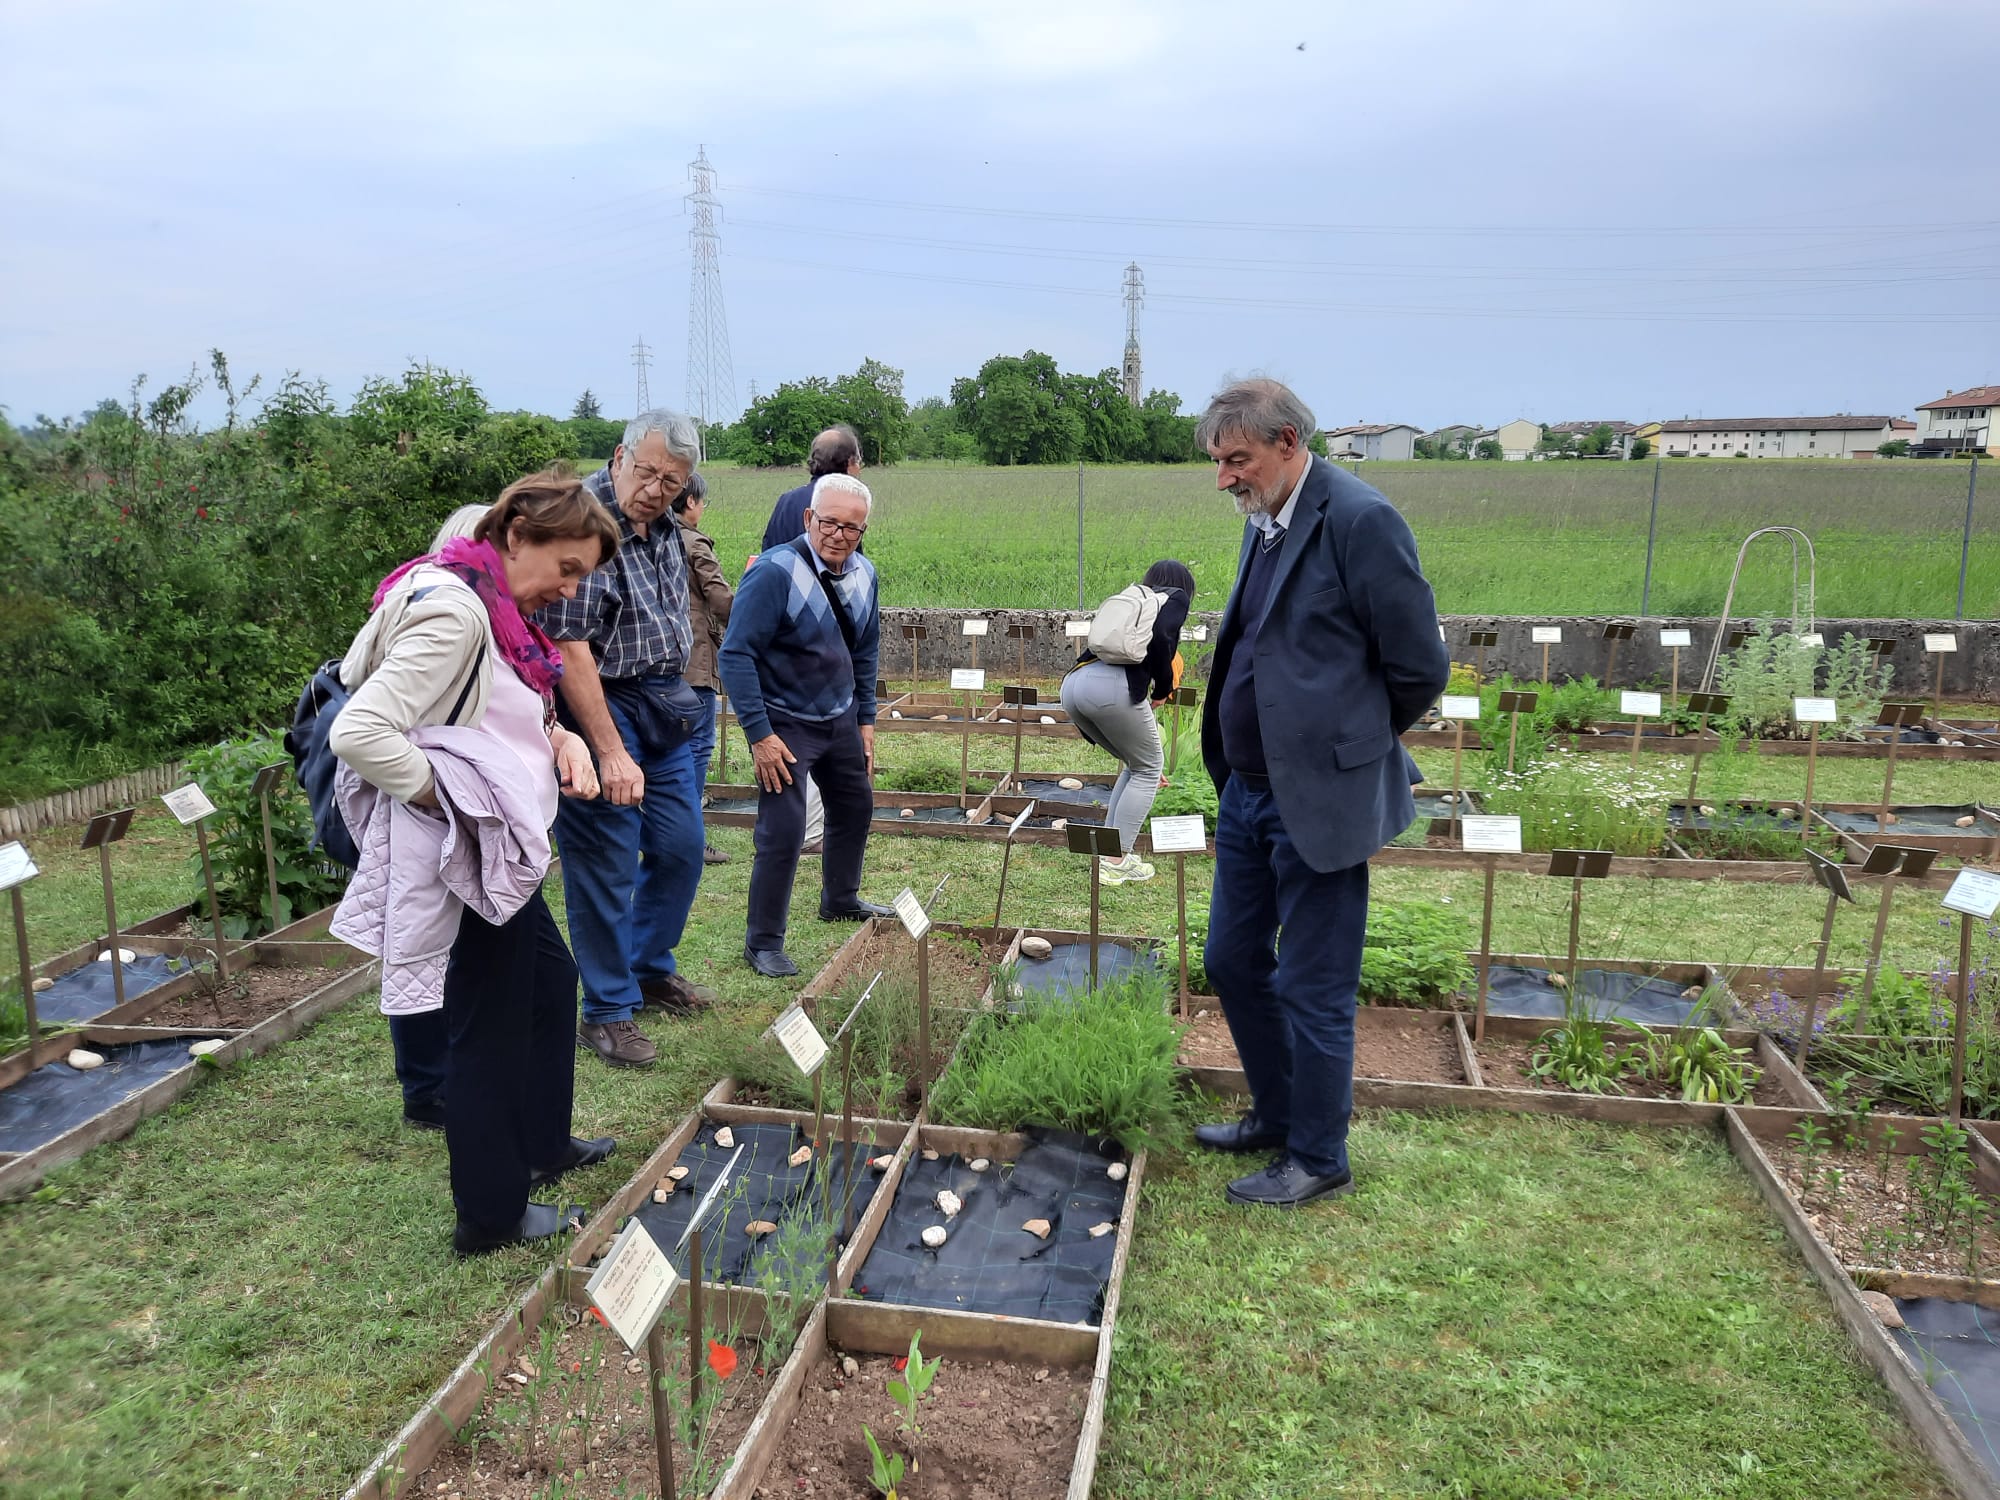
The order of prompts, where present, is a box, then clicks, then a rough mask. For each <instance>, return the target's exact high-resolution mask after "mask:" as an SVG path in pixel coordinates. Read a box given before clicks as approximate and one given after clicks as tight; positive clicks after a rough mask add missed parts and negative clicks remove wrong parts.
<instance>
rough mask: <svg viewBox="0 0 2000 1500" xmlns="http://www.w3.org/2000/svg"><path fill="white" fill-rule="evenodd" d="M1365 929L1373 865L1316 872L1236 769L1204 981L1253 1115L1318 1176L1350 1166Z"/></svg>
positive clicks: (1224, 819) (1221, 827)
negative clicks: (1231, 1042) (1225, 1028)
mask: <svg viewBox="0 0 2000 1500" xmlns="http://www.w3.org/2000/svg"><path fill="white" fill-rule="evenodd" d="M1367 927H1368V866H1367V864H1366V862H1363V863H1361V864H1358V865H1351V866H1349V867H1348V868H1347V869H1344V870H1334V871H1332V872H1331V873H1325V874H1323V873H1321V872H1320V871H1317V870H1314V869H1313V868H1311V867H1310V866H1309V865H1307V864H1306V863H1305V861H1304V860H1302V859H1301V858H1300V857H1299V853H1298V850H1297V849H1295V848H1294V847H1293V846H1292V841H1291V838H1290V836H1289V835H1287V834H1286V832H1285V825H1284V822H1283V820H1282V819H1280V818H1279V816H1278V803H1277V799H1276V798H1274V797H1273V796H1272V795H1271V794H1270V792H1269V791H1268V790H1264V789H1261V788H1260V789H1254V790H1253V789H1252V788H1251V787H1249V786H1246V785H1245V782H1244V778H1243V777H1241V776H1232V777H1231V778H1230V779H1229V781H1228V783H1227V784H1226V785H1225V786H1224V787H1223V789H1222V806H1221V809H1220V813H1219V815H1218V817H1217V818H1216V825H1215V885H1214V887H1213V889H1212V891H1211V892H1210V896H1209V912H1208V947H1207V949H1206V952H1205V955H1204V956H1205V959H1206V962H1207V964H1208V977H1209V980H1210V982H1211V983H1213V984H1214V986H1215V993H1216V996H1217V997H1218V998H1219V999H1220V1000H1221V1001H1222V1014H1223V1016H1224V1017H1225V1018H1226V1019H1227V1020H1228V1022H1229V1034H1230V1036H1231V1037H1233V1038H1234V1039H1235V1042H1236V1052H1237V1055H1238V1056H1239V1057H1240V1058H1241V1059H1242V1062H1243V1072H1244V1075H1245V1077H1246V1078H1247V1079H1248V1081H1249V1084H1250V1099H1251V1106H1252V1109H1253V1110H1254V1111H1255V1113H1256V1116H1257V1119H1258V1121H1259V1122H1260V1124H1261V1125H1263V1127H1264V1128H1265V1129H1267V1130H1270V1131H1272V1132H1275V1133H1276V1134H1279V1135H1282V1136H1284V1137H1285V1144H1286V1149H1287V1150H1288V1151H1290V1152H1291V1154H1292V1155H1293V1156H1295V1157H1297V1158H1298V1160H1299V1162H1300V1163H1301V1164H1302V1165H1303V1166H1304V1167H1305V1168H1306V1170H1307V1171H1309V1172H1312V1173H1315V1174H1317V1175H1320V1176H1329V1175H1334V1174H1337V1173H1341V1172H1345V1171H1346V1170H1347V1122H1348V1117H1349V1116H1350V1115H1352V1114H1353V1113H1354V1005H1355V991H1356V989H1357V988H1358V987H1359V985H1360V982H1361V944H1362V938H1363V936H1364V935H1365V933H1366V931H1367ZM1280 928H1283V929H1284V938H1283V942H1282V943H1280V942H1279V941H1278V931H1279V929H1280Z"/></svg>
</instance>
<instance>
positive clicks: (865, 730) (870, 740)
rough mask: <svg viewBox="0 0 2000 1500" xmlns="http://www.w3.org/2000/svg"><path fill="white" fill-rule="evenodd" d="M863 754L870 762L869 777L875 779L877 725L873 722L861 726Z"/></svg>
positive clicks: (871, 779)
mask: <svg viewBox="0 0 2000 1500" xmlns="http://www.w3.org/2000/svg"><path fill="white" fill-rule="evenodd" d="M861 754H862V756H863V757H864V758H865V759H866V760H867V762H868V779H869V780H870V781H873V780H874V779H875V726H874V725H873V724H863V725H862V726H861Z"/></svg>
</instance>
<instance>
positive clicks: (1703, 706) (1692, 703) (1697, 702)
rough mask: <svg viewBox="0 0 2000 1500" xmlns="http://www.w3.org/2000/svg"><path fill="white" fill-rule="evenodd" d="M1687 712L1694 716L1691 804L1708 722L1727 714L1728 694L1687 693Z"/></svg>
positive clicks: (1697, 778)
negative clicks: (1718, 715) (1717, 716)
mask: <svg viewBox="0 0 2000 1500" xmlns="http://www.w3.org/2000/svg"><path fill="white" fill-rule="evenodd" d="M1688 711H1689V712H1690V713H1692V714H1693V715H1694V716H1695V728H1694V732H1695V741H1694V769H1693V771H1691V772H1690V773H1689V774H1688V801H1689V802H1690V803H1693V802H1694V801H1695V794H1696V789H1697V788H1699V787H1700V785H1701V758H1702V756H1704V755H1706V754H1707V753H1708V721H1709V720H1710V719H1711V718H1712V717H1714V716H1715V715H1717V714H1726V713H1728V712H1729V694H1727V693H1689V694H1688ZM1633 763H1634V764H1635V765H1636V764H1637V761H1636V760H1635V761H1634V762H1633Z"/></svg>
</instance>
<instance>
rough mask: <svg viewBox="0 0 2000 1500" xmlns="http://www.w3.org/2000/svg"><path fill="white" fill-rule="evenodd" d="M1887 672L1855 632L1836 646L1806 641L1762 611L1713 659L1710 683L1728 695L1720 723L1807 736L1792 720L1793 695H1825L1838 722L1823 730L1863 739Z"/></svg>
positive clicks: (1742, 730)
mask: <svg viewBox="0 0 2000 1500" xmlns="http://www.w3.org/2000/svg"><path fill="white" fill-rule="evenodd" d="M1890 671H1891V668H1890V665H1889V663H1888V662H1886V661H1882V660H1879V659H1877V658H1876V656H1875V655H1874V654H1873V653H1872V652H1871V651H1869V649H1868V643H1867V642H1866V641H1864V640H1862V639H1861V638H1859V637H1858V636H1852V635H1850V636H1846V637H1844V638H1843V639H1842V640H1841V643H1840V644H1839V645H1838V646H1833V647H1823V646H1810V645H1807V644H1806V642H1805V641H1804V640H1802V639H1801V638H1800V637H1798V636H1796V635H1793V634H1791V633H1790V632H1789V631H1780V630H1779V629H1778V628H1777V625H1776V623H1775V622H1774V621H1773V620H1771V619H1770V617H1769V616H1766V617H1765V618H1763V619H1761V620H1759V621H1757V623H1756V625H1755V626H1754V627H1753V628H1752V629H1751V632H1750V634H1749V635H1748V636H1746V637H1745V638H1744V641H1743V644H1742V645H1741V646H1739V647H1737V648H1736V650H1734V651H1729V652H1725V653H1724V654H1723V655H1722V657H1721V659H1720V660H1719V662H1718V663H1717V665H1716V672H1715V689H1716V691H1717V692H1720V693H1727V694H1729V699H1730V702H1729V712H1728V714H1727V715H1726V716H1725V719H1724V720H1723V721H1721V722H1719V723H1718V725H1717V727H1718V728H1723V729H1725V730H1734V731H1735V732H1737V733H1739V734H1743V735H1747V736H1749V737H1750V738H1752V739H1773V740H1783V739H1804V738H1805V736H1806V731H1805V730H1803V729H1801V728H1800V727H1799V726H1798V725H1797V724H1796V723H1794V722H1793V719H1792V700H1793V699H1794V698H1815V697H1824V698H1832V699H1833V700H1834V701H1835V702H1836V703H1838V704H1839V712H1840V719H1839V722H1838V723H1836V724H1835V725H1834V726H1833V728H1832V729H1831V730H1829V731H1824V732H1825V733H1827V734H1828V735H1829V737H1831V738H1834V739H1844V740H1856V739H1860V738H1861V737H1862V731H1863V730H1865V729H1866V728H1867V727H1868V726H1869V725H1871V724H1873V723H1874V722H1875V717H1876V715H1877V714H1878V713H1879V712H1880V711H1881V708H1882V694H1883V693H1884V691H1886V689H1887V687H1888V683H1889V673H1890Z"/></svg>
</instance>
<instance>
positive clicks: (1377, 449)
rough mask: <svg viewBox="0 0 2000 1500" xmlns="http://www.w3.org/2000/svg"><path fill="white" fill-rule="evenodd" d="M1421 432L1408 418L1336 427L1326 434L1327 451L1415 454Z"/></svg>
mask: <svg viewBox="0 0 2000 1500" xmlns="http://www.w3.org/2000/svg"><path fill="white" fill-rule="evenodd" d="M1422 436H1423V433H1422V432H1421V431H1420V430H1419V429H1417V428H1415V427H1412V426H1410V425H1409V424H1408V423H1407V422H1384V423H1380V424H1377V425H1363V426H1356V427H1336V428H1334V429H1333V430H1332V431H1330V432H1328V433H1327V435H1326V451H1327V453H1328V454H1330V455H1331V456H1332V457H1334V458H1365V459H1372V460H1375V461H1378V462H1379V461H1381V460H1383V459H1399V458H1401V459H1407V458H1415V457H1416V441H1417V439H1418V438H1420V437H1422Z"/></svg>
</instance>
